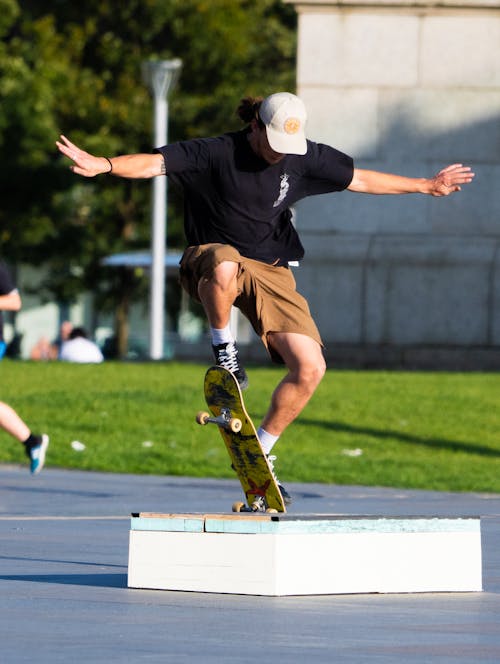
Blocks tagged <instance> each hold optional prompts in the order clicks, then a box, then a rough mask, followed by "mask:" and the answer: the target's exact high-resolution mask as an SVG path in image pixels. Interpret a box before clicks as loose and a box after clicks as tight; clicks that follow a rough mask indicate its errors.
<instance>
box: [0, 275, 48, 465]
mask: <svg viewBox="0 0 500 664" xmlns="http://www.w3.org/2000/svg"><path fill="white" fill-rule="evenodd" d="M20 309H21V297H20V295H19V292H18V290H17V288H16V287H15V285H14V282H13V281H12V279H11V277H10V274H9V272H8V270H7V268H6V267H5V265H4V264H3V263H1V262H0V343H1V344H4V341H3V336H2V322H3V321H2V318H1V316H2V313H1V312H2V310H3V311H19V310H20ZM2 355H3V353H2ZM0 357H1V356H0ZM0 428H2V429H4V431H6V432H7V433H8V434H10V435H11V436H13V437H14V438H17V440H18V441H19V442H20V443H22V444H23V445H24V449H25V452H26V455H27V456H28V457H29V459H30V468H31V472H32V473H33V474H37V473H39V472H40V471H41V470H42V468H43V466H44V463H45V454H46V451H47V447H48V446H49V437H48V436H47V434H41V435H36V434H33V433H32V432H31V431H30V429H29V427H28V425H27V424H25V422H23V420H22V419H21V418H20V417H19V415H18V414H17V413H16V411H15V410H14V409H13V408H11V407H10V406H9V405H7V404H6V403H4V402H3V401H0Z"/></svg>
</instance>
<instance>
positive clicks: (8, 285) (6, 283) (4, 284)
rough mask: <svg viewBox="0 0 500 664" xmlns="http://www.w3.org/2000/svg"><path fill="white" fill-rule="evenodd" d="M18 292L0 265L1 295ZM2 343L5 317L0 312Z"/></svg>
mask: <svg viewBox="0 0 500 664" xmlns="http://www.w3.org/2000/svg"><path fill="white" fill-rule="evenodd" d="M13 290H16V286H15V284H14V282H13V281H12V278H11V276H10V274H9V272H8V270H7V268H6V267H5V265H4V264H3V263H0V295H8V294H9V293H12V291H13ZM0 341H3V316H2V312H1V311H0Z"/></svg>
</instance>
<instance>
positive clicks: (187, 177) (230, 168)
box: [157, 129, 353, 264]
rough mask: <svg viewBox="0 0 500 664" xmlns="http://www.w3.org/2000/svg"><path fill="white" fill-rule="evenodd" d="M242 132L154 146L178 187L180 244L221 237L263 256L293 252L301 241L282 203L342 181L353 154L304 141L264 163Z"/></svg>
mask: <svg viewBox="0 0 500 664" xmlns="http://www.w3.org/2000/svg"><path fill="white" fill-rule="evenodd" d="M248 134H249V130H248V129H244V130H242V131H238V132H231V133H227V134H224V135H222V136H219V137H216V138H201V139H193V140H190V141H181V142H179V143H173V144H171V145H167V146H165V147H162V148H158V150H157V152H160V153H161V154H162V155H163V156H164V158H165V163H166V168H167V175H168V177H169V179H170V180H171V181H172V182H173V183H174V184H175V185H177V186H179V187H181V189H182V190H183V192H184V230H185V234H186V238H187V241H188V244H189V245H198V244H206V243H209V242H222V243H224V244H230V245H232V246H233V247H235V248H236V249H238V251H239V252H240V253H241V254H242V255H243V256H246V257H248V258H254V259H256V260H260V261H263V262H266V263H274V262H276V261H280V263H281V264H286V263H287V262H288V261H292V260H300V259H301V258H302V256H303V255H304V249H303V247H302V244H301V242H300V239H299V237H298V235H297V232H296V230H295V228H294V226H293V224H292V222H291V216H292V215H291V211H290V206H291V205H293V204H294V203H296V202H297V201H299V200H301V199H302V198H305V197H307V196H312V195H314V194H325V193H328V192H333V191H341V190H343V189H345V188H346V187H348V186H349V184H350V182H351V180H352V176H353V161H352V159H351V157H349V156H347V155H345V154H343V153H342V152H339V151H338V150H335V149H334V148H332V147H329V146H328V145H323V144H321V143H314V142H313V141H307V153H306V154H305V155H286V156H285V157H284V158H283V159H282V160H281V161H280V162H279V163H277V164H274V165H271V164H268V163H267V162H266V161H265V160H264V159H262V158H261V157H258V156H257V155H256V154H255V152H254V151H253V150H252V148H251V146H250V144H249V142H248Z"/></svg>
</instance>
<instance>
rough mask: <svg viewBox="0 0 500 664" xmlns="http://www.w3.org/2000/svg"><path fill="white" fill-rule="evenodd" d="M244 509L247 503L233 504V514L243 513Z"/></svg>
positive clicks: (238, 502)
mask: <svg viewBox="0 0 500 664" xmlns="http://www.w3.org/2000/svg"><path fill="white" fill-rule="evenodd" d="M244 507H245V503H242V502H240V501H237V502H236V503H233V512H242V511H243V508H244Z"/></svg>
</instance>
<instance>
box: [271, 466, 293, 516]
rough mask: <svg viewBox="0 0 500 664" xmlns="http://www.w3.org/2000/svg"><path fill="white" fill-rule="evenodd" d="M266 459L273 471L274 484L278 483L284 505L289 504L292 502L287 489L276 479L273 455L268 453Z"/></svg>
mask: <svg viewBox="0 0 500 664" xmlns="http://www.w3.org/2000/svg"><path fill="white" fill-rule="evenodd" d="M267 460H268V461H269V465H270V466H271V470H272V471H273V475H274V477H275V478H276V484H277V485H278V489H279V490H280V493H281V495H282V497H283V502H284V503H285V505H290V504H291V502H292V496H291V495H290V494H289V493H288V491H287V490H286V489H285V487H284V486H283V484H281V482H280V481H279V479H278V476H277V475H276V473H275V472H274V462H275V461H276V457H275V456H274V455H269V454H268V456H267Z"/></svg>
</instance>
